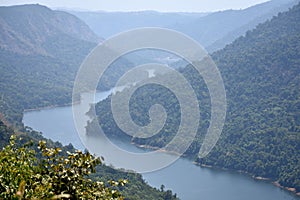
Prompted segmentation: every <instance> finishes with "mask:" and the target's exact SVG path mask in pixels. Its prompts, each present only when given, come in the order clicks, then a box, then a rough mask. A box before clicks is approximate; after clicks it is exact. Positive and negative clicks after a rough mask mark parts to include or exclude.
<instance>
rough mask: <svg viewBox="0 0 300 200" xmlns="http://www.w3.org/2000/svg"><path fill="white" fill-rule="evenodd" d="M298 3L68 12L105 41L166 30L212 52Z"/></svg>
mask: <svg viewBox="0 0 300 200" xmlns="http://www.w3.org/2000/svg"><path fill="white" fill-rule="evenodd" d="M297 2H299V0H272V1H269V2H266V3H262V4H259V5H255V6H252V7H250V8H247V9H244V10H226V11H220V12H214V13H159V12H154V11H144V12H142V11H141V12H79V11H68V12H70V13H72V14H74V15H76V16H77V17H79V18H80V19H82V20H83V21H84V22H86V23H87V24H88V25H89V26H90V27H91V29H92V30H93V31H94V32H95V33H96V34H98V35H99V36H102V37H105V38H108V37H111V36H112V35H115V34H117V33H120V32H122V31H126V30H129V29H133V28H138V27H149V26H152V27H163V28H170V29H174V30H177V31H180V32H182V33H185V34H187V35H189V36H191V37H192V38H193V39H195V40H197V41H198V42H199V43H200V44H201V45H203V46H204V47H206V48H207V49H208V51H210V52H213V51H215V50H218V49H221V48H223V47H225V46H226V45H227V44H229V43H231V42H232V41H234V40H235V39H236V38H238V37H239V36H242V35H244V34H245V33H246V31H248V30H251V29H253V28H255V27H256V26H257V25H258V24H259V23H262V22H264V21H266V20H268V19H271V18H272V17H273V16H275V15H277V14H278V13H279V12H283V11H287V10H288V8H290V7H292V6H293V5H295V4H296V3H297Z"/></svg>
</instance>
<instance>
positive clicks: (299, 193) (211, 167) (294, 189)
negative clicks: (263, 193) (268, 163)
mask: <svg viewBox="0 0 300 200" xmlns="http://www.w3.org/2000/svg"><path fill="white" fill-rule="evenodd" d="M193 164H195V165H197V166H199V167H204V168H210V169H218V170H223V171H231V172H236V173H240V174H243V175H247V176H249V177H251V178H253V179H255V180H258V181H264V182H268V183H270V184H273V185H274V186H276V187H278V188H280V189H283V190H286V191H288V192H290V193H292V194H293V195H296V196H297V197H299V198H300V192H299V191H297V190H296V188H291V187H284V186H282V185H281V184H280V183H279V182H278V181H274V180H272V179H270V178H265V177H261V176H255V175H253V174H251V173H249V172H247V171H242V170H239V171H236V170H232V169H228V168H222V167H216V166H212V165H205V164H200V163H198V162H195V161H194V162H193Z"/></svg>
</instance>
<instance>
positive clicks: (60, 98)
mask: <svg viewBox="0 0 300 200" xmlns="http://www.w3.org/2000/svg"><path fill="white" fill-rule="evenodd" d="M97 40H98V37H97V36H96V35H95V34H94V33H93V32H92V31H91V30H90V29H89V28H88V26H87V25H85V24H84V23H83V22H82V21H80V20H79V19H78V18H76V17H75V16H72V15H70V14H68V13H64V12H60V11H59V12H58V11H53V10H50V9H49V8H47V7H44V6H40V5H24V6H11V7H0V57H1V59H0V60H1V61H0V71H1V76H0V93H1V97H0V113H3V114H4V117H5V118H7V120H9V121H10V122H11V123H17V124H18V123H20V122H21V120H22V113H23V110H24V109H32V108H38V107H43V106H51V105H62V104H66V103H70V102H71V91H72V86H73V80H74V78H75V74H76V72H77V70H78V67H79V65H80V64H81V62H82V60H83V59H84V57H85V56H86V55H87V54H88V53H89V51H90V50H91V49H92V48H93V47H95V46H96V41H97Z"/></svg>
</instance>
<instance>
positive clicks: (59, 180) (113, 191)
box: [0, 136, 127, 200]
mask: <svg viewBox="0 0 300 200" xmlns="http://www.w3.org/2000/svg"><path fill="white" fill-rule="evenodd" d="M31 146H32V145H31V144H26V145H24V146H22V147H17V146H16V137H15V136H12V137H11V140H10V144H9V145H7V146H6V147H5V148H3V150H2V151H1V152H0V199H1V198H4V199H117V200H121V199H123V197H122V196H121V195H120V193H119V191H118V190H117V186H119V185H120V186H124V185H125V183H126V182H127V181H126V180H119V181H108V183H104V182H100V181H97V182H96V181H92V180H91V179H89V178H88V176H89V174H91V173H94V172H95V167H96V166H97V165H99V164H101V159H100V158H96V157H94V156H93V155H91V154H90V153H88V152H86V153H82V152H81V151H76V152H74V153H71V152H67V155H64V154H63V153H62V152H61V150H60V149H59V148H47V146H46V142H44V141H40V142H39V145H38V150H39V151H38V152H36V151H35V150H33V149H32V148H30V147H31Z"/></svg>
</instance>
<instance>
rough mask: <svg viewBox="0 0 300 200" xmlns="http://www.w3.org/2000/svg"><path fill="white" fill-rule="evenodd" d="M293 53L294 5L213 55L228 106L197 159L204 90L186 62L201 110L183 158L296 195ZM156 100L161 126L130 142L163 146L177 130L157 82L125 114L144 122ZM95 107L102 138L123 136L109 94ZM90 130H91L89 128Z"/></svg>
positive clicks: (298, 9)
mask: <svg viewBox="0 0 300 200" xmlns="http://www.w3.org/2000/svg"><path fill="white" fill-rule="evenodd" d="M299 53H300V4H298V5H297V6H294V7H293V8H292V9H290V10H289V11H288V12H283V13H279V14H278V16H276V17H274V18H273V19H272V20H269V21H267V22H265V23H263V24H260V25H258V26H257V27H256V28H255V29H254V30H252V31H248V32H247V33H246V35H245V36H243V37H240V38H238V39H237V40H236V41H234V42H233V43H232V44H230V45H228V46H226V47H225V48H224V49H223V50H220V51H218V52H215V53H214V54H212V58H213V59H214V61H215V62H216V64H217V66H218V67H219V70H220V72H221V74H222V77H223V80H224V84H225V89H226V93H227V103H228V110H227V116H226V122H225V126H224V129H223V133H222V135H221V138H220V140H219V141H218V143H217V145H216V147H215V148H214V149H213V150H212V152H211V153H210V154H209V155H208V156H207V157H205V158H203V159H198V152H199V149H200V147H201V144H202V141H203V137H204V136H205V133H206V131H207V127H208V125H209V119H210V99H209V93H208V90H207V88H206V86H205V84H204V81H203V80H202V78H201V77H199V76H198V75H197V73H196V72H195V69H193V67H192V66H187V67H185V68H183V69H180V70H179V71H180V72H182V74H183V75H184V76H185V77H186V78H187V80H189V82H190V84H191V85H192V87H193V88H194V90H195V92H196V93H197V96H198V98H199V106H200V110H201V121H200V127H199V130H198V134H197V137H196V139H195V141H194V142H193V143H192V145H191V147H190V148H189V149H188V150H187V151H186V156H189V157H191V158H193V159H195V160H196V162H197V163H199V164H200V165H203V166H214V167H218V168H225V169H231V170H236V171H242V172H245V173H248V174H250V175H253V176H256V177H264V178H267V179H270V180H271V181H274V182H277V183H279V184H281V185H282V186H284V187H290V188H294V190H296V191H298V192H299V191H300V180H299V177H300V170H299V166H300V158H299V155H300V134H299V133H300V124H299V122H300V118H299V116H300V93H299V92H300V91H299V88H300V68H299V66H300V54H299ZM116 95H117V94H116ZM156 103H159V104H162V105H163V106H164V108H165V109H166V112H167V114H168V117H167V121H166V123H165V126H164V127H163V129H162V130H161V131H160V132H159V133H158V134H157V135H155V136H153V137H151V138H147V139H141V138H131V139H132V141H133V142H134V143H136V144H137V145H149V146H153V147H164V146H165V145H166V144H167V143H168V142H169V141H170V140H171V139H172V138H173V137H174V134H175V133H176V131H177V128H178V122H179V120H180V113H179V114H178V112H177V111H178V110H179V109H180V108H179V104H178V101H177V100H176V98H175V97H174V95H172V94H171V92H170V91H168V89H165V88H162V87H161V86H157V85H147V86H143V87H141V88H139V89H138V90H137V91H136V92H135V93H134V94H133V96H132V98H131V101H130V105H129V106H130V109H131V110H130V112H131V117H132V118H133V120H134V121H135V122H136V123H137V124H139V125H146V124H148V123H149V114H148V110H149V108H150V106H151V105H154V104H156ZM96 112H97V115H98V121H99V124H100V125H101V127H102V128H103V130H104V132H105V133H106V134H107V136H108V137H113V136H118V137H120V136H123V137H128V136H126V135H125V134H124V133H123V132H122V131H121V130H120V129H119V128H118V126H117V125H116V123H115V121H114V119H113V116H112V113H111V111H110V99H109V98H108V99H106V100H105V101H102V102H100V103H98V104H97V105H96ZM89 133H90V134H97V133H96V132H95V130H93V128H92V127H90V129H89Z"/></svg>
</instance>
